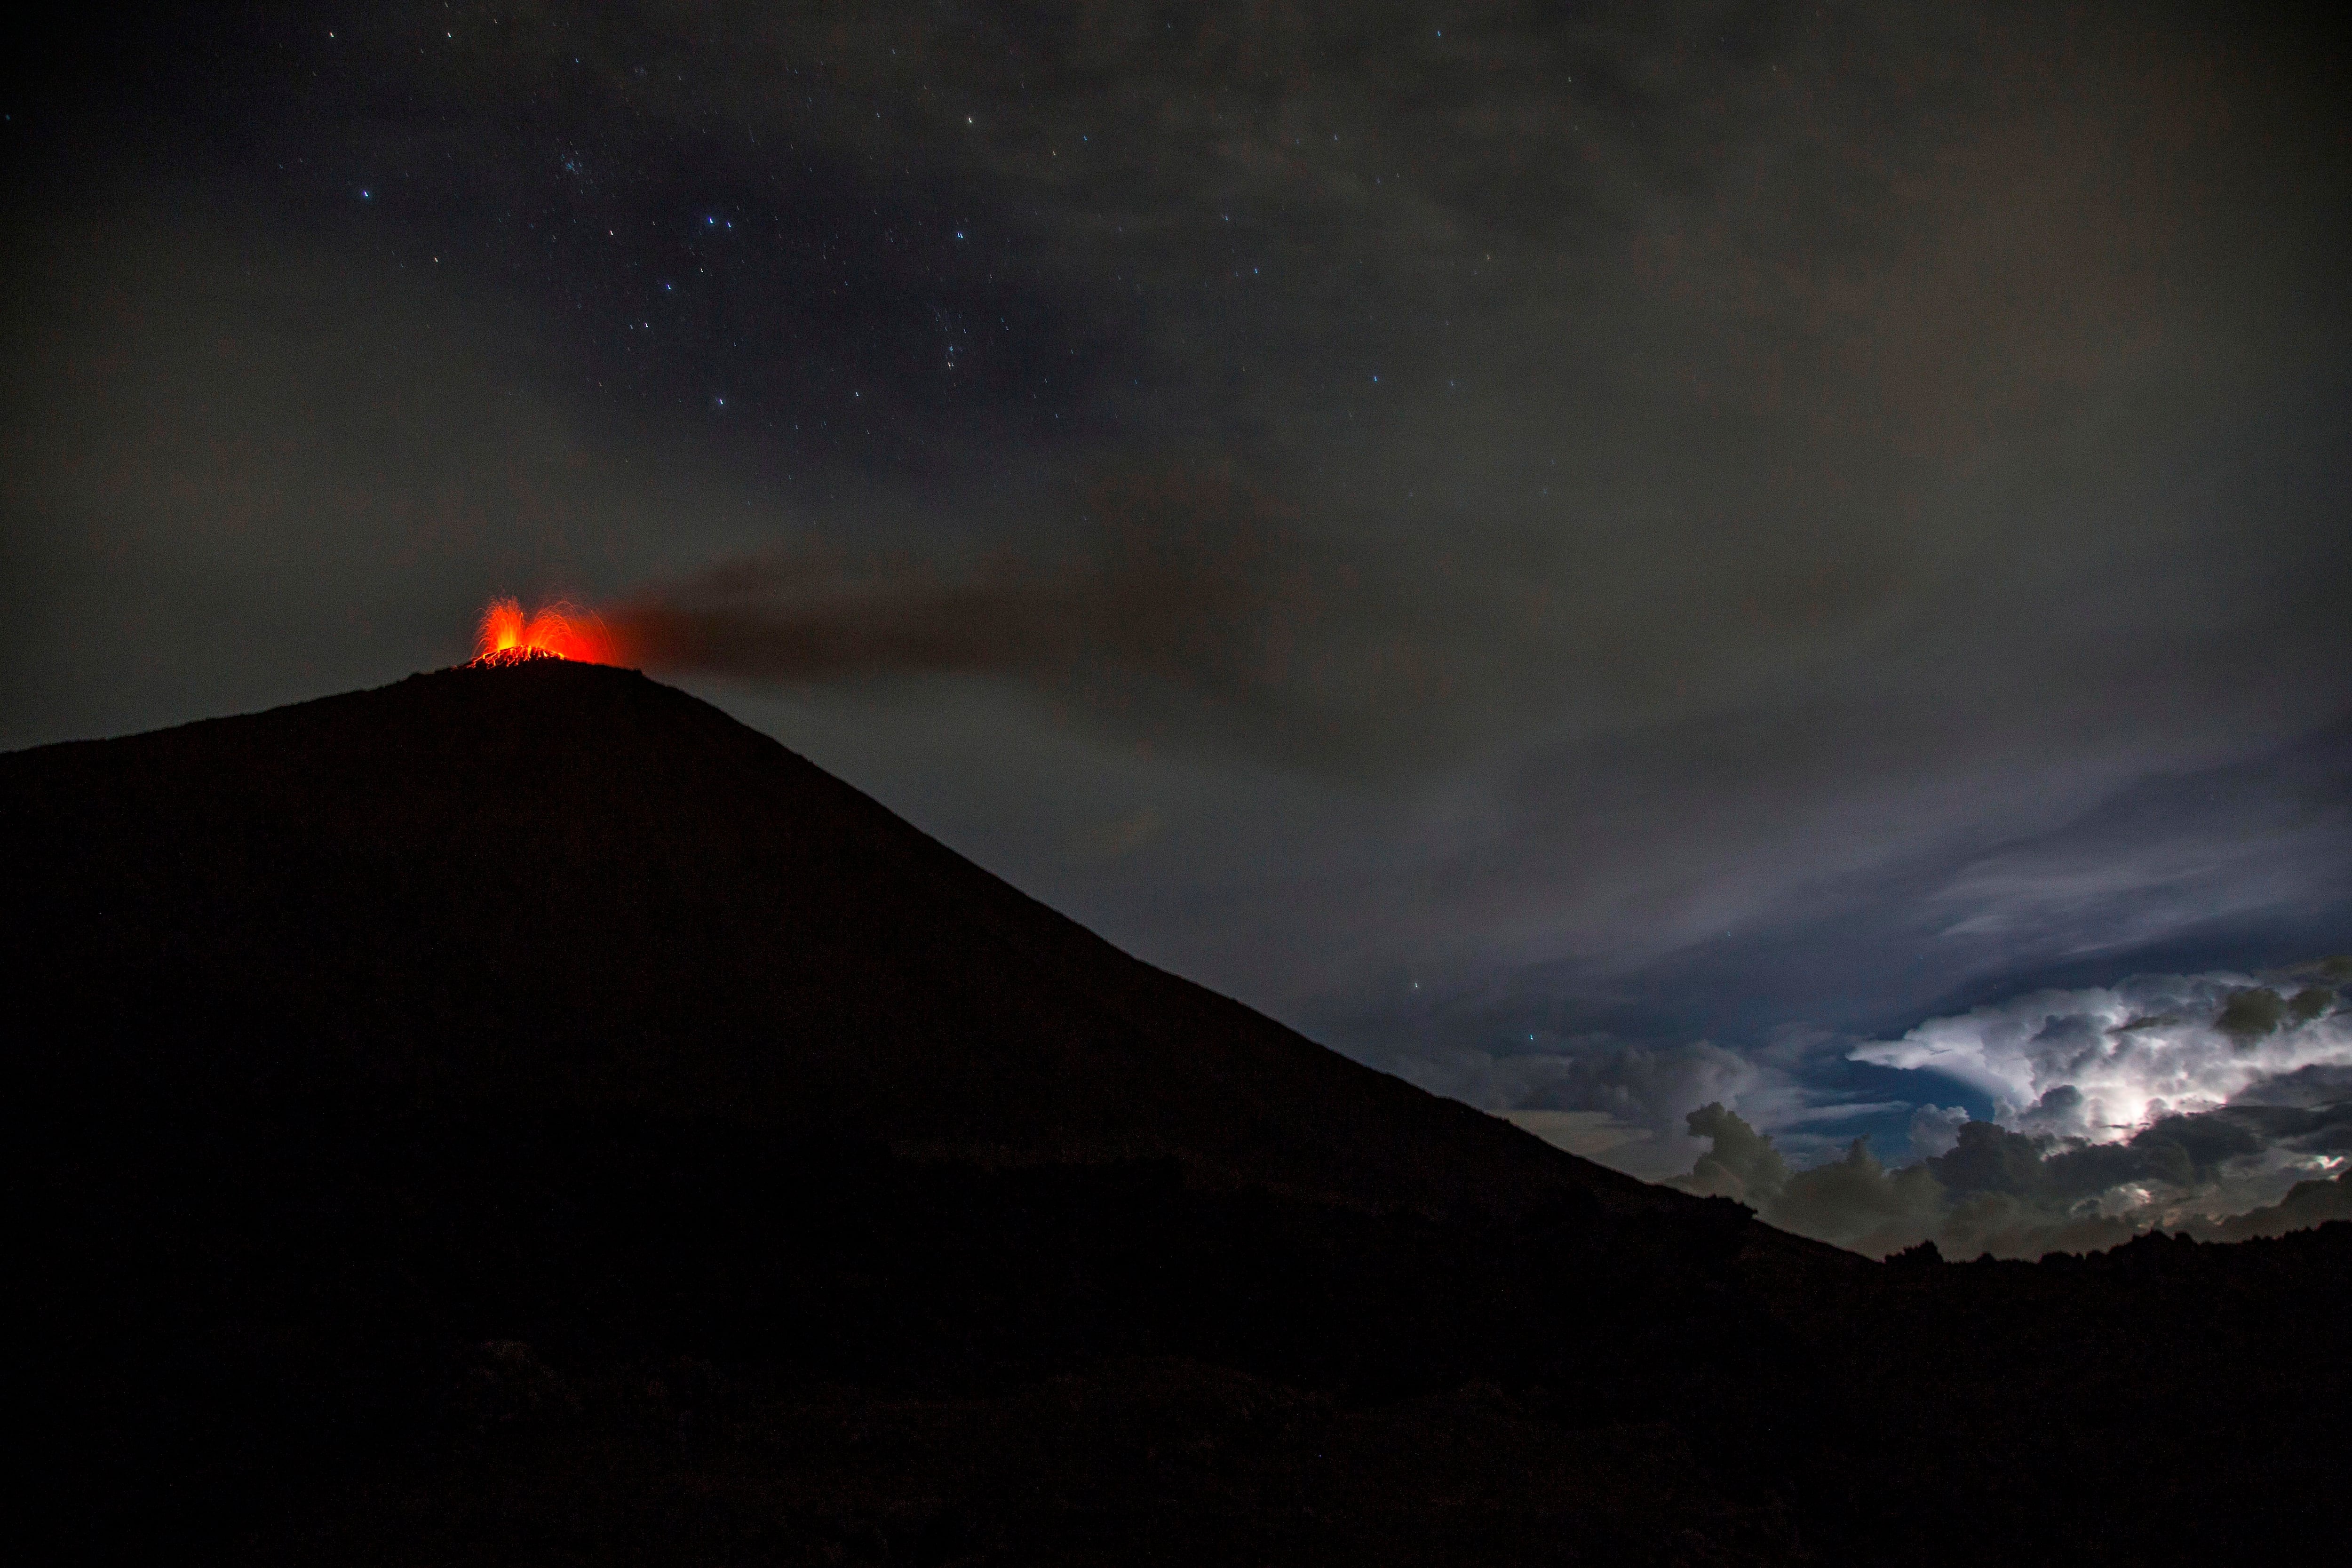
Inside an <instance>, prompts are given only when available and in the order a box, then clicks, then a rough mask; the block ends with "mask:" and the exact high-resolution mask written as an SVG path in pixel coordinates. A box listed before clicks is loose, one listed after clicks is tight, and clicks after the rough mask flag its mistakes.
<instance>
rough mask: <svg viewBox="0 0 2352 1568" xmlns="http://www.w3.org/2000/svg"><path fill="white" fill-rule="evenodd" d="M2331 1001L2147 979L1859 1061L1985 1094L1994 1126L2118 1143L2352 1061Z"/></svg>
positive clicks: (2010, 1012) (2008, 1005) (2023, 1001)
mask: <svg viewBox="0 0 2352 1568" xmlns="http://www.w3.org/2000/svg"><path fill="white" fill-rule="evenodd" d="M2335 1003H2336V997H2335V993H2334V991H2333V990H2332V989H2331V988H2329V987H2327V986H2325V985H2319V984H2313V985H2309V986H2297V985H2294V984H2286V985H2276V984H2262V983H2260V982H2258V981H2256V980H2254V979H2253V978H2252V977H2250V976H2247V975H2242V974H2227V973H2222V974H2197V975H2185V976H2183V975H2142V976H2135V977H2134V978H2132V979H2129V980H2126V981H2124V982H2122V983H2121V984H2116V985H2113V986H2097V987H2093V988H2091V989H2088V990H2083V991H2042V992H2036V993H2034V994H2031V995H2026V996H2020V997H2015V998H2012V999H2011V1000H2009V1001H2006V1002H2000V1003H1996V1004H1993V1005H1990V1006H1984V1007H1979V1008H1977V1009H1975V1010H1974V1011H1972V1012H1969V1013H1965V1014H1961V1015H1959V1016H1955V1017H1946V1018H1931V1019H1929V1020H1928V1021H1927V1022H1926V1023H1924V1024H1921V1025H1920V1026H1918V1027H1917V1028H1915V1029H1913V1030H1912V1031H1911V1032H1910V1033H1908V1034H1906V1035H1905V1036H1904V1037H1902V1038H1901V1039H1899V1040H1886V1041H1880V1042H1875V1043H1873V1044H1870V1045H1865V1046H1863V1047H1858V1048H1857V1049H1855V1050H1854V1051H1853V1053H1852V1056H1853V1059H1854V1060H1856V1061H1863V1062H1871V1063H1874V1064H1876V1065H1878V1066H1880V1067H1890V1068H1923V1069H1926V1070H1927V1071H1930V1072H1937V1073H1941V1074H1943V1075H1945V1076H1946V1077H1948V1078H1951V1079H1957V1080H1958V1081H1959V1082H1961V1083H1965V1084H1968V1085H1969V1086H1971V1087H1973V1088H1976V1089H1981V1090H1983V1091H1984V1092H1985V1093H1986V1094H1987V1095H1989V1096H1990V1097H1991V1099H1992V1100H1993V1103H1994V1107H1995V1118H1996V1120H1998V1121H2000V1122H2001V1123H2002V1124H2003V1125H2005V1126H2009V1127H2011V1128H2014V1129H2016V1130H2018V1131H2037V1132H2053V1133H2057V1134H2060V1135H2062V1136H2064V1137H2071V1138H2082V1139H2087V1140H2089V1141H2091V1142H2116V1141H2117V1140H2120V1139H2124V1138H2128V1137H2129V1136H2131V1135H2132V1134H2133V1133H2134V1132H2136V1131H2139V1130H2140V1129H2142V1128H2144V1127H2147V1125H2148V1124H2149V1123H2151V1122H2153V1121H2156V1119H2157V1118H2158V1117H2160V1116H2163V1115H2166V1114H2168V1113H2178V1112H2186V1111H2198V1110H2212V1109H2213V1108H2215V1107H2217V1106H2221V1105H2225V1104H2227V1103H2229V1102H2230V1101H2231V1100H2232V1099H2234V1098H2236V1097H2237V1096H2239V1095H2241V1094H2242V1093H2244V1092H2245V1091H2246V1090H2247V1089H2252V1087H2253V1086H2255V1085H2256V1084H2259V1083H2262V1082H2263V1081H2264V1080H2266V1079H2274V1078H2279V1077H2282V1076H2284V1075H2285V1074H2288V1073H2292V1072H2295V1071H2298V1070H2300V1069H2302V1068H2312V1067H2342V1066H2347V1065H2352V1015H2347V1013H2344V1012H2339V1011H2335Z"/></svg>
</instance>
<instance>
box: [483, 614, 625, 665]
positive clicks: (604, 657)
mask: <svg viewBox="0 0 2352 1568" xmlns="http://www.w3.org/2000/svg"><path fill="white" fill-rule="evenodd" d="M534 658H570V659H577V660H579V661H580V662H581V663H583V664H610V663H612V662H613V638H612V636H611V634H609V633H608V632H606V631H605V630H604V622H602V621H600V620H598V619H597V618H596V616H595V615H594V614H593V612H591V611H588V610H583V609H582V608H580V607H579V606H578V605H564V604H555V605H542V606H541V608H540V612H539V614H537V615H535V616H530V618H529V619H525V618H524V616H523V613H522V605H521V604H520V602H519V601H517V600H514V599H493V600H491V601H490V607H489V608H488V609H487V610H484V611H483V612H482V624H481V629H480V630H479V631H478V632H477V633H476V634H475V636H474V662H475V663H476V664H487V665H503V664H522V663H525V662H527V661H529V660H530V659H534Z"/></svg>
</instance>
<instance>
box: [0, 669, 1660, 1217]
mask: <svg viewBox="0 0 2352 1568" xmlns="http://www.w3.org/2000/svg"><path fill="white" fill-rule="evenodd" d="M0 816H5V820H8V821H11V822H15V823H17V824H21V825H25V826H26V829H27V830H28V831H27V832H26V833H23V834H20V835H19V836H18V842H17V843H16V845H15V846H13V847H12V856H13V858H14V859H15V870H14V872H13V874H12V880H13V883H14V889H15V896H14V898H13V900H12V907H13V914H12V916H11V917H10V921H11V924H12V925H13V926H15V927H16V929H15V930H13V931H10V933H9V935H10V940H11V942H13V943H14V944H16V948H15V950H16V951H17V952H39V953H40V954H41V955H42V956H41V957H40V959H39V961H38V963H37V964H34V965H31V966H29V967H28V981H29V984H28V985H27V987H26V991H27V993H28V994H25V995H23V996H21V997H20V1005H29V1006H30V1007H31V1008H32V1009H33V1010H35V1011H45V1012H46V1013H47V1016H49V1017H50V1018H51V1019H52V1020H53V1022H54V1023H55V1025H56V1027H57V1028H58V1038H60V1039H71V1040H76V1041H77V1042H78V1044H77V1045H76V1046H75V1047H74V1048H75V1049H77V1050H93V1049H97V1050H102V1049H105V1048H107V1047H106V1045H105V1044H104V1042H106V1041H109V1040H112V1041H118V1042H119V1041H121V1040H122V1039H125V1038H128V1039H132V1040H138V1041H142V1042H143V1041H149V1040H155V1039H156V1038H157V1037H158V1036H160V1035H165V1034H179V1035H185V1036H188V1037H191V1038H199V1037H200V1038H206V1039H209V1040H211V1041H213V1042H215V1045H216V1046H219V1047H225V1048H226V1054H227V1058H234V1059H236V1060H237V1061H238V1062H239V1063H240V1064H242V1065H241V1067H240V1069H239V1070H259V1069H260V1068H262V1067H264V1066H265V1065H266V1067H267V1068H268V1069H269V1070H273V1071H280V1072H298V1073H308V1074H333V1073H349V1074H352V1075H355V1077H357V1078H358V1079H362V1080H366V1081H375V1082H383V1083H385V1084H388V1085H390V1084H398V1085H404V1086H408V1087H410V1088H431V1089H436V1090H443V1091H452V1092H461V1093H486V1092H500V1093H509V1094H515V1095H520V1096H526V1097H536V1096H557V1097H562V1098H566V1099H571V1100H579V1101H582V1102H588V1103H599V1102H602V1103H618V1104H629V1105H635V1106H639V1107H644V1108H648V1109H652V1108H658V1109H661V1110H668V1111H673V1112H693V1113H698V1114H709V1115H716V1116H719V1117H721V1118H723V1119H725V1120H728V1121H735V1122H740V1123H741V1124H743V1125H746V1126H752V1127H759V1128H763V1129H769V1130H773V1131H788V1130H793V1129H800V1130H803V1131H805V1130H809V1129H822V1130H824V1131H826V1132H828V1133H830V1134H835V1135H839V1134H841V1133H843V1132H845V1131H848V1132H854V1133H856V1135H859V1136H863V1137H866V1138H870V1139H874V1140H877V1141H880V1142H887V1143H891V1144H894V1145H897V1146H899V1147H902V1148H921V1149H931V1150H937V1151H940V1152H968V1153H976V1154H986V1155H992V1156H995V1157H998V1158H1010V1159H1014V1160H1024V1159H1045V1160H1099V1159H1105V1158H1118V1157H1133V1156H1142V1155H1160V1154H1169V1155H1175V1156H1178V1157H1181V1159H1183V1160H1184V1161H1185V1162H1186V1163H1188V1164H1189V1165H1192V1166H1193V1167H1195V1168H1196V1170H1197V1171H1198V1172H1199V1173H1202V1175H1206V1176H1212V1177H1222V1178H1223V1179H1227V1180H1234V1181H1240V1182H1245V1183H1251V1184H1266V1185H1273V1186H1279V1187H1284V1188H1287V1189H1296V1190H1300V1191H1308V1192H1315V1193H1319V1194H1325V1195H1330V1196H1342V1195H1344V1196H1347V1197H1349V1198H1351V1199H1353V1200H1356V1201H1360V1202H1366V1203H1374V1204H1387V1203H1412V1204H1418V1205H1437V1206H1452V1205H1465V1204H1467V1205H1475V1206H1491V1207H1501V1208H1510V1207H1515V1206H1518V1205H1524V1204H1525V1203H1527V1202H1528V1201H1531V1200H1532V1199H1536V1198H1539V1197H1541V1196H1542V1195H1544V1194H1547V1193H1553V1192H1557V1191H1559V1190H1562V1189H1564V1188H1571V1187H1572V1188H1576V1189H1580V1190H1583V1191H1587V1192H1591V1193H1593V1194H1598V1195H1601V1196H1602V1197H1603V1198H1604V1199H1605V1200H1607V1201H1608V1202H1610V1203H1612V1205H1621V1206H1622V1205H1632V1206H1634V1207H1657V1208H1678V1207H1681V1206H1684V1205H1683V1204H1682V1200H1680V1199H1678V1198H1676V1197H1675V1196H1674V1195H1673V1194H1665V1193H1662V1192H1659V1191H1657V1190H1655V1189H1651V1188H1647V1187H1643V1186H1642V1185H1641V1184H1637V1183H1634V1182H1633V1181H1631V1180H1630V1179H1628V1178H1625V1177H1622V1176H1619V1175H1617V1174H1614V1173H1611V1172H1608V1171H1605V1170H1603V1169H1601V1168H1600V1167H1598V1166H1595V1165H1591V1164H1590V1163H1586V1162H1583V1161H1580V1160H1576V1159H1574V1158H1572V1157H1570V1156H1568V1155H1565V1154H1562V1153H1559V1152H1556V1151H1554V1150H1552V1149H1550V1148H1549V1147H1547V1146H1545V1145H1542V1144H1541V1143H1539V1142H1537V1141H1536V1140H1534V1139H1532V1138H1529V1137H1528V1136H1526V1135H1524V1134H1522V1133H1519V1132H1517V1131H1515V1130H1513V1129H1511V1128H1509V1127H1508V1126H1507V1125H1505V1124H1503V1123H1502V1122H1500V1121H1496V1120H1494V1119H1492V1118H1489V1117H1486V1116H1483V1115H1480V1114H1478V1113H1477V1112H1475V1111H1472V1110H1467V1109H1465V1108H1464V1107H1461V1106H1459V1105H1457V1104H1454V1103H1453V1102H1450V1101H1445V1100H1438V1099H1436V1098H1434V1097H1432V1096H1429V1095H1427V1094H1424V1093H1423V1092H1422V1091H1420V1090H1418V1089H1412V1088H1411V1087H1410V1086H1408V1085H1406V1084H1404V1083H1402V1082H1401V1081H1399V1080H1397V1079H1391V1078H1389V1077H1387V1076H1385V1075H1381V1074H1377V1073H1374V1072H1370V1071H1369V1070H1367V1069H1365V1068H1360V1067H1358V1066H1356V1065H1354V1064H1352V1063H1349V1062H1348V1061H1346V1060H1345V1059H1344V1058H1339V1057H1338V1056H1335V1055H1334V1054H1332V1053H1330V1052H1328V1051H1326V1050H1324V1049H1322V1048H1320V1047H1317V1046H1315V1045H1313V1044H1311V1043H1310V1042H1308V1041H1306V1040H1304V1039H1302V1038H1300V1037H1298V1036H1297V1035H1295V1034H1293V1033H1291V1032H1290V1031H1288V1030H1286V1029H1284V1028H1282V1027H1280V1026H1277V1025H1275V1024H1273V1023H1271V1022H1270V1021H1269V1020H1267V1019H1265V1018H1264V1017H1262V1016H1258V1015H1256V1014H1254V1013H1252V1012H1250V1011H1249V1010H1248V1009H1246V1008H1244V1007H1242V1006H1240V1005H1237V1004H1234V1003H1232V1002H1229V1001H1226V1000H1224V999H1223V998H1221V997H1218V996H1215V995H1213V994H1210V993H1208V992H1206V991H1204V990H1202V988H1200V987H1198V986H1195V985H1192V984H1188V983H1186V982H1184V981H1181V980H1179V979H1176V978H1175V977H1173V976H1171V975H1168V974H1166V973H1160V972H1159V971H1156V970H1153V969H1151V968H1150V967H1149V966H1148V965H1145V964H1142V963H1138V962H1136V961H1134V960H1132V959H1129V958H1128V957H1126V956H1125V955H1124V954H1122V953H1119V952H1118V951H1116V950H1115V949H1113V948H1111V947H1110V946H1109V945H1108V943H1105V942H1101V941H1100V940H1099V939H1097V938H1096V937H1094V936H1092V935H1091V934H1089V933H1088V932H1087V931H1084V930H1083V929H1082V928H1080V927H1078V926H1077V925H1076V924H1075V923H1073V922H1071V921H1067V920H1066V919H1063V918H1062V917H1060V916H1058V915H1055V914H1054V913H1053V912H1052V911H1050V910H1046V909H1045V907H1044V906H1042V905H1040V904H1038V903H1036V902H1035V901H1034V900H1030V899H1028V898H1026V897H1024V895H1022V894H1020V893H1018V892H1016V891H1015V890H1013V889H1011V888H1010V887H1008V886H1006V885H1005V884H1004V883H1003V882H1001V881H999V880H998V879H995V878H993V877H992V876H990V875H988V874H987V873H985V872H983V871H982V870H980V869H979V868H977V867H974V866H972V865H971V863H969V862H968V861H965V860H963V859H962V858H960V857H958V856H956V855H954V854H953V853H951V852H950V851H949V850H947V849H946V848H944V847H942V846H940V845H939V844H938V843H936V842H935V841H933V840H931V839H929V838H928V837H925V836H923V835H922V834H920V833H919V832H918V831H916V830H915V829H913V828H911V827H909V826H908V825H907V824H905V823H904V822H902V821H900V820H898V818H896V817H894V816H891V815H890V814H889V813H888V812H887V811H885V810H884V809H882V808H881V807H880V806H878V805H876V804H875V803H873V802H872V801H871V800H869V799H867V798H866V797H865V796H863V795H859V794H858V793H857V792H856V791H855V790H852V789H850V788H849V787H848V786H846V785H845V784H841V783H840V782H839V781H837V780H835V779H833V778H831V777H830V776H828V775H826V774H825V773H823V772H821V771H820V770H818V769H816V768H815V767H814V766H812V765H811V764H809V763H806V762H804V761H803V760H802V759H801V758H799V757H797V756H795V755H793V753H791V752H788V751H786V750H785V749H784V748H782V746H779V745H777V744H775V743H774V742H772V741H770V740H768V739H766V738H765V737H763V736H761V735H759V734H757V733H755V732H753V731H750V730H748V729H745V728H744V727H742V726H741V725H740V724H737V723H735V722H734V721H731V720H730V719H728V718H727V717H725V716H724V715H723V714H721V713H719V711H718V710H715V709H712V708H710V707H709V706H708V705H706V704H704V703H701V702H699V701H697V700H694V699H692V698H689V697H687V696H686V695H684V694H683V693H680V692H677V691H675V690H673V689H668V688H665V687H662V686H660V685H657V684H656V683H655V682H652V681H650V680H647V679H645V678H644V677H642V676H639V675H637V674H635V673H634V672H629V671H624V670H619V669H611V668H600V667H595V666H590V665H583V664H572V663H563V662H559V661H553V660H543V661H537V662H533V663H530V664H526V665H522V666H520V667H515V668H500V669H482V668H460V669H455V670H446V671H442V672H439V673H436V674H432V675H425V676H418V677H415V678H413V679H409V680H406V681H404V682H401V683H400V684H398V685H395V686H392V687H388V688H385V689H381V690H376V691H370V692H363V693H358V694H354V695H351V696H345V697H337V698H330V699H327V700H321V701H315V702H308V703H303V704H300V705H299V706H296V707H291V708H286V709H281V710H276V711H274V712H269V713H264V714H258V715H254V716H250V717H244V718H236V719H226V720H218V721H210V722H205V723H199V724H193V725H189V726H186V727H184V728H181V729H176V730H171V731H163V732H160V733H156V734H150V735H142V736H138V737H135V738H131V739H128V740H121V741H107V742H89V743H78V744H68V745H63V746H54V747H47V748H44V749H41V750H38V751H35V752H24V753H18V754H16V755H14V756H9V757H6V758H5V759H0ZM27 840H29V841H27ZM157 1043H158V1044H160V1040H158V1041H157ZM247 1058H255V1059H251V1060H248V1059H247Z"/></svg>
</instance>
